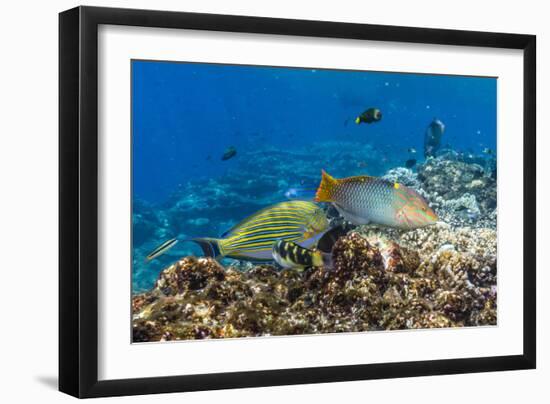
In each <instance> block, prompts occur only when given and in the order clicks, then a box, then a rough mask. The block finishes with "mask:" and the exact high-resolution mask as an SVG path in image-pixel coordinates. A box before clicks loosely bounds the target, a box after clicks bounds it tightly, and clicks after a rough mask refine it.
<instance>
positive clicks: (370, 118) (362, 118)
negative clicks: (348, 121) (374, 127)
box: [355, 108, 382, 125]
mask: <svg viewBox="0 0 550 404" xmlns="http://www.w3.org/2000/svg"><path fill="white" fill-rule="evenodd" d="M381 119H382V111H380V110H379V109H378V108H369V109H367V110H366V111H365V112H363V113H362V114H361V115H359V116H358V117H357V118H355V123H356V124H357V125H359V124H360V123H373V122H378V121H380V120H381Z"/></svg>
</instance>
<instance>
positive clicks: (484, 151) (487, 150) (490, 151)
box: [482, 147, 494, 154]
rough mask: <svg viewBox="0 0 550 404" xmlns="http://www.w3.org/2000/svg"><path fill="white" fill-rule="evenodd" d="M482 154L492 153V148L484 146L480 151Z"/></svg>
mask: <svg viewBox="0 0 550 404" xmlns="http://www.w3.org/2000/svg"><path fill="white" fill-rule="evenodd" d="M482 153H483V154H493V153H494V152H493V150H492V149H489V148H488V147H486V148H484V149H483V151H482Z"/></svg>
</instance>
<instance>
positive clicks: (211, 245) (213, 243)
mask: <svg viewBox="0 0 550 404" xmlns="http://www.w3.org/2000/svg"><path fill="white" fill-rule="evenodd" d="M188 241H193V242H195V243H197V244H198V245H199V246H200V248H201V249H202V252H203V254H204V256H205V257H212V258H219V257H220V256H221V255H222V254H221V251H220V245H219V240H218V239H215V238H206V237H205V238H192V239H190V240H188Z"/></svg>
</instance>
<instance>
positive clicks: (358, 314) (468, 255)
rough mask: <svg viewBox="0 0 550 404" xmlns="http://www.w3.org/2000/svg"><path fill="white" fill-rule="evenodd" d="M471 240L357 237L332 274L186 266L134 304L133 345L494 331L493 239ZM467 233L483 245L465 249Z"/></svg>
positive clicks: (424, 234)
mask: <svg viewBox="0 0 550 404" xmlns="http://www.w3.org/2000/svg"><path fill="white" fill-rule="evenodd" d="M430 229H431V230H430ZM476 231H477V232H478V233H469V236H468V235H467V233H468V232H467V231H465V230H461V231H455V230H452V229H449V228H438V227H435V226H434V227H432V228H426V229H419V230H417V231H413V232H409V233H405V234H403V235H402V236H401V237H400V238H398V239H397V241H396V240H394V239H391V238H390V237H388V236H387V235H384V234H382V233H380V232H373V231H370V232H368V231H367V232H355V231H354V232H351V233H349V234H348V235H346V236H344V237H341V238H340V239H339V240H338V241H337V242H336V244H335V245H334V248H333V252H332V255H333V262H334V266H333V267H332V268H324V267H317V268H309V269H307V270H305V271H303V272H299V271H293V270H280V269H278V268H275V267H274V266H271V265H261V266H254V267H253V268H251V269H249V270H247V271H242V270H238V269H236V268H235V267H228V268H224V267H222V266H221V265H220V264H219V263H218V262H216V261H215V260H213V259H211V258H194V257H186V258H183V259H181V260H179V261H177V262H176V263H174V264H172V265H170V266H169V267H168V268H166V269H164V270H163V271H162V272H161V274H160V276H159V279H158V280H157V282H156V284H155V287H154V288H153V289H152V290H151V291H149V292H147V293H143V294H139V295H136V296H134V297H133V301H132V308H133V339H134V341H135V342H144V341H161V340H163V341H165V340H182V339H204V338H233V337H250V336H267V335H293V334H315V333H334V332H360V331H370V330H392V329H407V328H440V327H458V326H474V325H494V324H496V254H495V255H492V254H493V252H495V251H496V250H495V249H496V237H493V236H494V235H493V233H491V232H488V231H487V232H481V231H480V230H473V229H471V230H470V232H476ZM472 234H476V235H477V237H478V238H479V239H480V240H482V241H481V242H478V243H474V242H473V241H469V240H470V239H471V236H472ZM438 240H445V241H446V243H447V244H445V245H449V244H450V243H452V245H453V248H448V247H446V248H443V249H442V248H441V245H440V244H441V242H440V241H438ZM493 243H494V245H493ZM419 245H422V248H417V247H418V246H419Z"/></svg>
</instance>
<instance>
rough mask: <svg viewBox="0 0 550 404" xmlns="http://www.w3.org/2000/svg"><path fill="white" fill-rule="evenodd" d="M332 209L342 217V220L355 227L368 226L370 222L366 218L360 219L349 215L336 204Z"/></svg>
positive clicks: (349, 213)
mask: <svg viewBox="0 0 550 404" xmlns="http://www.w3.org/2000/svg"><path fill="white" fill-rule="evenodd" d="M333 205H334V207H335V208H336V210H337V211H338V212H340V214H341V215H342V216H344V219H346V220H347V221H348V222H351V223H353V224H355V225H362V224H369V223H370V220H369V219H368V218H367V217H361V216H358V215H356V214H354V213H351V212H349V211H347V210H346V209H344V208H342V207H341V206H339V205H337V204H333Z"/></svg>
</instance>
